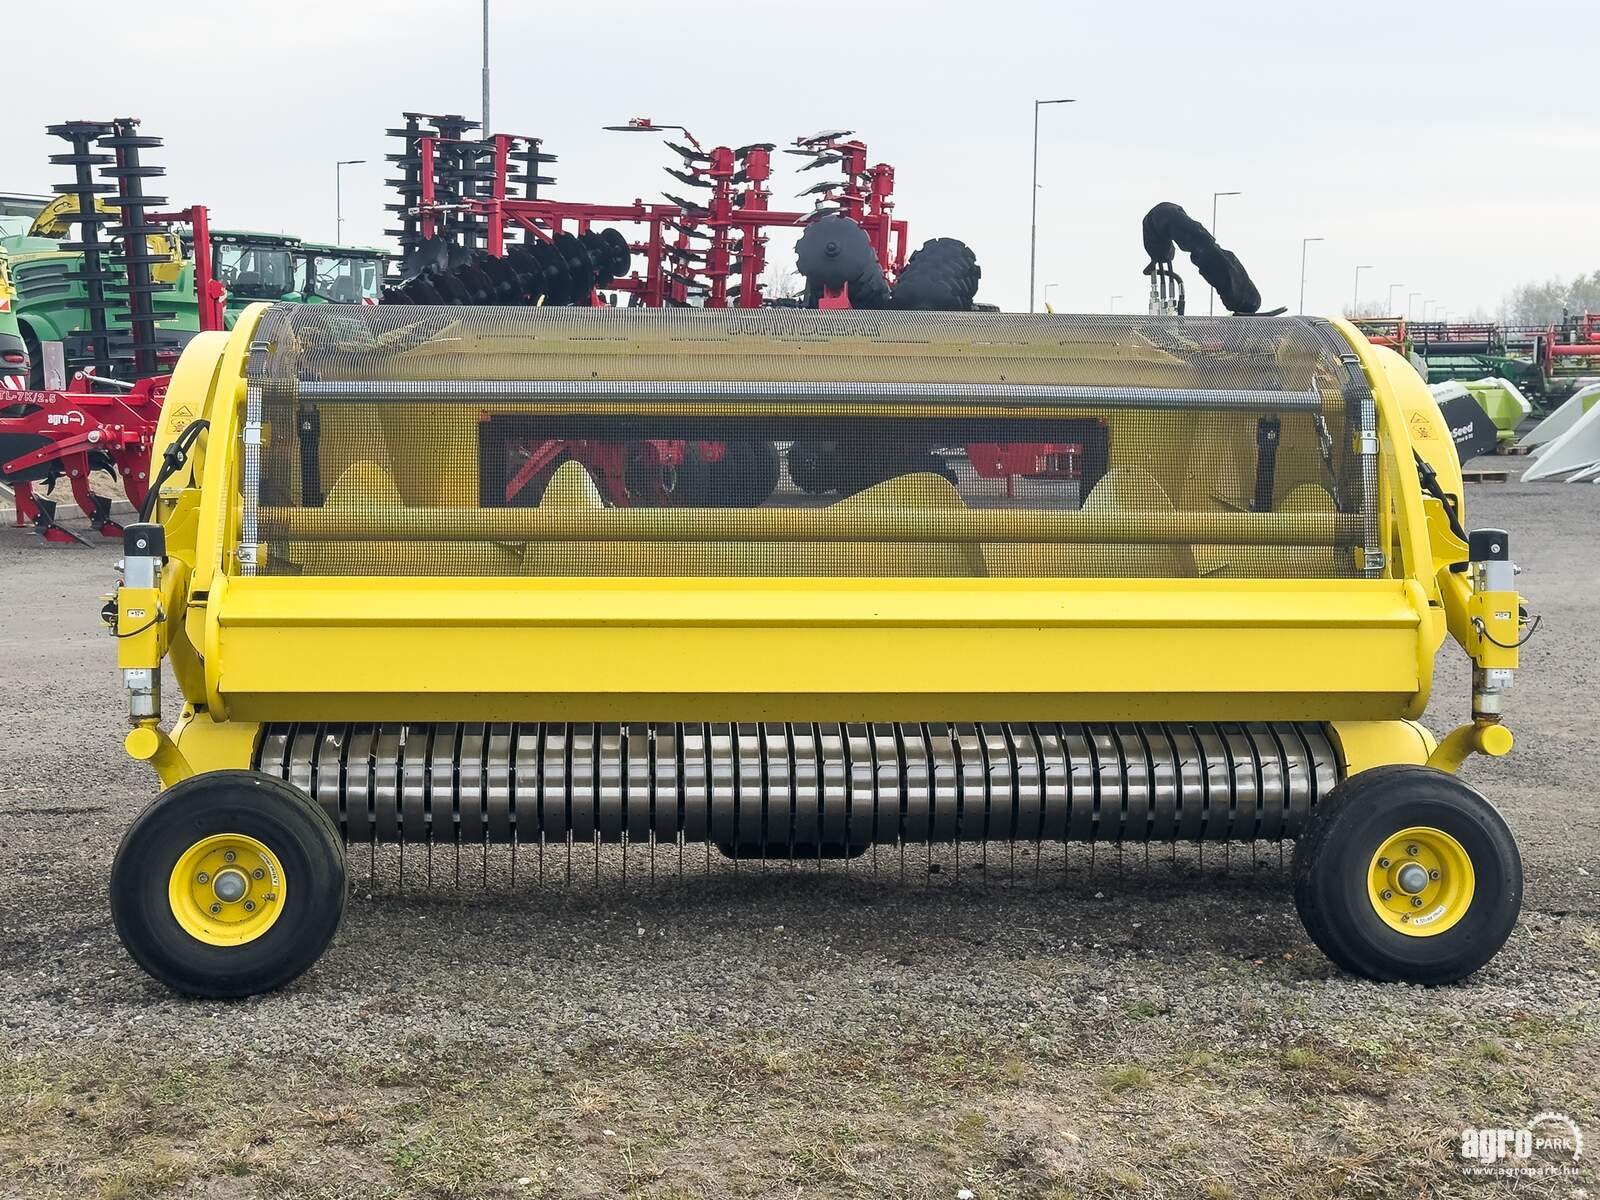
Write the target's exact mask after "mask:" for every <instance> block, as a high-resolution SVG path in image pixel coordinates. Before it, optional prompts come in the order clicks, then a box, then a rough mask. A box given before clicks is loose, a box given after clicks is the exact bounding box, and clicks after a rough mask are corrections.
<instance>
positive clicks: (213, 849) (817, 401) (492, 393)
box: [107, 305, 1529, 996]
mask: <svg viewBox="0 0 1600 1200" xmlns="http://www.w3.org/2000/svg"><path fill="white" fill-rule="evenodd" d="M156 461H157V462H159V463H161V471H160V478H159V479H158V480H157V481H156V483H155V485H154V487H153V489H152V490H153V495H154V497H155V499H154V503H153V511H152V512H151V514H150V518H151V519H149V520H148V521H146V522H144V523H140V524H136V525H131V526H129V527H128V529H127V533H126V538H127V542H126V545H125V547H124V549H125V558H124V566H123V576H122V580H121V584H120V586H119V588H118V591H117V595H116V598H115V601H114V603H113V604H112V605H110V606H109V607H108V610H107V619H108V622H109V623H110V624H111V626H112V627H113V631H114V633H115V635H116V639H117V640H116V645H117V652H118V662H119V666H120V667H121V669H122V672H123V676H124V680H125V683H126V686H127V690H128V694H129V697H130V717H131V723H132V729H131V731H130V733H129V735H128V739H127V746H128V749H129V752H130V753H131V754H132V755H133V756H134V757H136V758H139V759H142V760H145V761H148V762H149V763H150V764H151V765H152V766H153V767H154V768H155V770H156V772H157V773H158V775H159V776H160V779H161V782H162V784H163V785H164V787H165V789H166V790H165V791H164V792H162V794H161V795H160V796H159V797H157V798H156V799H155V801H154V802H153V803H152V804H151V805H150V807H149V808H148V809H147V810H146V811H145V812H144V813H143V814H142V815H141V816H140V817H139V818H138V819H137V821H136V822H135V823H134V825H133V826H132V827H131V828H130V830H129V832H128V834H127V837H126V838H125V840H124V842H123V845H122V848H121V850H120V852H119V854H118V857H117V860H116V863H115V866H114V869H113V880H112V905H113V912H114V915H115V918H116V922H117V927H118V930H119V932H120V933H121V935H122V937H123V940H124V942H125V944H126V945H127V947H128V949H129V951H130V952H131V953H132V955H133V957H134V958H135V959H136V960H137V961H138V962H139V963H140V964H141V965H142V966H143V967H145V968H146V969H147V970H148V971H150V972H151V973H152V974H153V975H155V976H156V977H157V978H159V979H162V980H164V981H165V982H167V983H168V984H170V985H172V986H173V987H175V988H178V989H179V990H182V991H185V992H190V993H195V994H201V995H208V996H226V995H244V994H249V993H253V992H258V991H263V990H266V989H270V988H272V987H276V986H279V985H281V984H283V983H285V982H287V981H288V980H290V979H292V978H294V977H295V976H297V975H299V974H300V973H301V972H302V971H304V970H305V969H306V968H308V967H309V966H310V965H311V964H312V963H313V962H314V961H315V960H316V958H317V957H318V956H319V955H320V954H321V953H322V951H323V950H324V948H325V947H326V946H327V945H328V943H329V942H330V941H331V939H332V938H333V936H334V933H335V931H336V930H337V927H338V924H339V920H340V916H341V914H342V912H343V905H344V897H345V894H346V889H347V883H346V855H347V852H348V851H356V850H359V851H360V852H361V853H362V854H363V855H366V854H367V853H368V848H369V847H372V848H376V847H378V846H380V845H383V844H395V845H398V846H399V847H401V849H402V852H403V853H404V854H406V855H407V856H409V855H411V854H412V853H413V852H415V853H420V854H422V855H423V856H424V860H425V861H426V862H427V863H428V864H430V878H431V864H432V863H433V862H434V860H435V859H436V858H437V857H438V856H440V855H443V856H446V857H447V858H450V859H453V860H454V861H455V862H456V863H457V864H459V863H460V862H461V861H462V860H463V858H467V859H470V858H471V855H472V854H473V853H474V852H476V853H478V854H479V856H480V858H481V859H482V860H483V861H485V862H487V856H488V855H489V853H490V852H491V851H492V850H493V848H494V847H497V846H498V847H509V848H510V850H509V853H511V854H512V855H520V856H524V861H526V860H527V858H528V857H531V858H532V859H533V860H535V861H537V862H538V863H539V864H540V871H541V875H542V874H543V864H544V863H545V862H546V860H547V859H550V858H551V857H552V856H554V857H555V859H556V860H557V861H564V862H565V863H566V864H567V866H566V870H567V871H568V872H570V870H571V867H570V864H571V862H572V856H573V854H574V851H575V850H580V851H591V850H592V852H593V854H594V856H595V861H596V863H597V864H598V862H599V860H600V856H601V854H602V851H603V850H604V848H606V847H620V855H621V856H622V860H623V862H624V864H626V862H627V857H626V856H627V855H629V854H630V853H646V854H649V855H650V856H651V859H650V861H651V863H652V864H653V863H654V861H655V858H654V856H655V855H657V854H659V853H668V854H675V855H676V857H677V860H678V862H679V863H680V864H681V863H682V861H683V856H684V851H685V848H686V847H697V848H699V850H700V852H701V853H702V855H709V856H711V857H712V858H714V857H715V856H716V855H718V854H719V853H720V854H723V855H726V856H728V857H729V858H730V859H732V860H734V861H735V862H738V861H740V860H744V859H755V858H759V859H762V860H772V859H783V860H792V861H800V862H806V861H813V860H814V861H816V862H818V863H819V864H820V863H822V862H824V861H826V860H834V859H837V860H844V861H846V862H848V861H850V860H854V859H857V858H863V857H865V858H867V859H868V861H873V858H874V857H875V856H876V855H877V854H878V853H880V852H883V851H891V852H892V851H895V850H898V852H899V857H900V859H901V862H902V864H903V863H904V861H905V851H906V848H907V847H923V846H925V847H928V848H929V853H930V855H931V854H932V853H933V848H935V847H945V848H949V849H950V850H951V852H952V853H954V854H955V855H958V856H959V855H961V854H962V853H964V852H963V850H962V847H968V848H969V849H968V850H967V851H965V853H967V854H969V855H970V854H972V853H979V854H982V853H986V852H987V850H986V848H988V847H991V846H995V845H997V844H998V845H1000V846H1001V847H1005V846H1009V847H1010V848H1011V853H1012V854H1013V855H1014V854H1015V853H1016V852H1017V848H1018V847H1019V846H1021V847H1024V848H1025V849H1026V850H1027V852H1028V853H1030V854H1032V855H1033V856H1034V857H1035V861H1037V857H1038V855H1039V854H1040V853H1041V852H1042V851H1043V850H1044V848H1046V847H1050V846H1064V845H1066V844H1069V843H1085V844H1088V845H1089V846H1091V847H1095V846H1114V847H1117V848H1118V849H1119V850H1120V849H1121V848H1122V847H1124V846H1126V845H1129V844H1135V845H1136V844H1139V843H1143V844H1145V845H1149V844H1150V843H1161V844H1173V845H1176V844H1177V843H1179V842H1194V843H1198V844H1201V845H1207V846H1209V845H1217V844H1220V845H1221V846H1224V847H1231V846H1235V845H1250V846H1252V847H1254V846H1258V845H1259V844H1261V843H1268V844H1270V843H1274V842H1276V843H1279V844H1280V845H1281V844H1283V843H1286V842H1288V843H1292V844H1293V846H1294V851H1295V869H1294V888H1295V899H1296V903H1297V906H1298V907H1299V910H1300V912H1301V915H1302V917H1303V918H1304V920H1305V924H1306V927H1307V930H1308V931H1309V932H1310V934H1311V936H1312V938H1313V939H1314V940H1315V941H1316V942H1317V944H1318V945H1319V946H1320V947H1321V948H1322V949H1323V950H1324V951H1325V952H1326V953H1327V954H1328V955H1329V957H1330V958H1332V959H1333V960H1334V961H1335V962H1336V963H1337V964H1339V965H1340V966H1342V967H1344V968H1345V969H1347V970H1350V971H1354V972H1357V973H1360V974H1363V975H1366V976H1369V977H1372V978H1376V979H1385V980H1410V981H1417V982H1425V983H1436V982H1442V981H1446V980H1452V979H1458V978H1461V977H1462V976H1464V975H1466V974H1468V973H1470V972H1471V971H1473V970H1476V969H1477V968H1478V967H1480V966H1482V965H1483V964H1484V963H1485V962H1487V961H1488V959H1489V958H1490V957H1492V955H1493V954H1494V953H1495V951H1496V950H1497V949H1498V948H1499V946H1500V945H1501V944H1502V943H1503V942H1504V941H1505V939H1506V937H1507V936H1508V935H1509V933H1510V930H1511V928H1512V926H1513V924H1514V922H1515V920H1516V917H1517V913H1518V910H1519V907H1520V899H1521V866H1520V862H1519V860H1518V857H1517V852H1516V847H1515V844H1514V843H1513V841H1512V839H1511V836H1510V833H1509V831H1508V830H1507V828H1506V825H1505V822H1504V821H1503V820H1502V819H1501V818H1500V816H1499V815H1498V813H1497V812H1496V811H1495V809H1494V808H1493V807H1492V806H1491V805H1490V804H1489V802H1488V801H1487V800H1485V799H1484V798H1483V797H1482V796H1480V795H1479V794H1478V793H1477V792H1475V791H1474V790H1473V789H1472V788H1470V787H1469V786H1467V785H1466V784H1464V783H1462V782H1461V781H1460V780H1458V779H1457V778H1456V777H1455V771H1456V769H1457V768H1458V767H1459V766H1460V765H1461V764H1462V763H1463V762H1464V761H1465V760H1466V759H1467V757H1468V756H1469V755H1471V754H1474V753H1487V754H1496V755H1498V754H1504V753H1506V752H1507V751H1508V750H1509V749H1510V743H1511V735H1510V733H1509V732H1508V731H1507V730H1506V728H1505V726H1504V725H1503V723H1502V706H1503V701H1504V698H1505V696H1506V694H1507V691H1508V689H1509V687H1510V684H1511V678H1512V674H1513V671H1514V669H1515V667H1516V666H1517V662H1518V651H1517V647H1518V645H1519V644H1520V643H1521V641H1522V640H1523V639H1524V638H1525V637H1526V636H1527V632H1528V629H1529V626H1528V624H1527V621H1526V617H1525V614H1524V612H1523V607H1522V603H1521V599H1520V597H1519V596H1518V595H1517V592H1516V588H1515V579H1514V572H1515V568H1514V567H1513V566H1512V564H1511V559H1510V555H1509V544H1508V539H1507V536H1506V534H1505V533H1504V532H1503V531H1498V530H1474V531H1468V530H1467V529H1466V528H1465V527H1464V525H1463V519H1464V517H1463V512H1464V510H1463V505H1462V485H1461V474H1460V468H1459V464H1458V463H1457V462H1456V458H1455V452H1454V449H1453V446H1452V443H1451V440H1450V434H1449V429H1448V427H1447V426H1446V424H1445V423H1444V421H1443V419H1442V418H1441V416H1440V413H1439V410H1438V408H1437V406H1436V405H1435V404H1434V402H1433V399H1432V397H1431V396H1430V394H1429V393H1428V390H1427V388H1426V387H1425V386H1423V385H1422V383H1421V381H1420V380H1419V379H1418V378H1417V377H1416V374H1415V372H1413V371H1411V370H1410V369H1409V367H1408V366H1407V365H1406V364H1405V362H1404V361H1403V360H1401V359H1400V358H1399V357H1398V356H1396V355H1395V354H1394V353H1393V352H1391V351H1388V350H1385V349H1382V348H1378V347H1374V346H1372V345H1370V344H1369V343H1367V342H1366V341H1365V340H1364V339H1363V338H1362V337H1361V335H1360V334H1359V333H1358V332H1357V331H1356V330H1355V329H1354V328H1353V327H1351V326H1350V325H1348V324H1347V323H1344V322H1339V321H1333V322H1329V321H1321V320H1311V319H1305V318H1291V317H1283V318H1251V319H1239V318H1221V319H1208V318H1194V317H1137V316H1120V317H1058V316H1038V317H1035V316H1016V315H1003V314H990V313H970V312H961V313H953V312H916V311H896V310H876V311H850V310H832V311H820V312H819V311H806V310H801V309H770V310H758V311H709V310H708V311H692V310H659V309H650V310H644V309H632V310H616V309H609V308H598V309H592V308H550V307H545V308H525V307H524V308H504V307H476V308H463V307H448V308H438V307H435V308H428V307H408V306H400V305H394V306H383V307H381V308H358V309H350V308H341V309H337V310H335V309H334V308H333V307H332V306H327V307H309V306H271V307H269V306H265V305H262V306H257V307H256V308H253V309H251V310H249V311H248V312H247V313H246V314H245V315H244V316H243V317H242V318H241V319H240V320H239V322H238V323H237V324H236V326H235V328H234V330H233V331H232V332H231V334H221V333H214V334H212V333H208V334H202V335H200V336H199V337H197V338H196V339H194V341H193V342H192V343H191V344H190V345H189V347H188V348H187V349H186V350H185V352H184V357H183V359H182V361H181V362H180V364H179V366H178V369H177V372H176V374H175V375H174V376H173V378H172V382H171V385H170V387H169V390H168V392H167V396H166V404H165V408H164V410H163V415H162V424H161V428H160V431H159V434H158V442H157V455H156ZM824 475H826V476H827V478H826V479H823V478H822V476H824ZM1446 636H1449V637H1451V638H1453V639H1454V640H1455V641H1456V642H1458V643H1459V644H1460V645H1461V646H1462V648H1463V649H1464V650H1465V651H1466V653H1467V654H1468V656H1469V657H1470V658H1471V660H1472V663H1473V686H1472V697H1471V699H1472V705H1471V714H1470V719H1469V720H1466V721H1464V722H1463V723H1462V724H1461V725H1460V726H1459V727H1458V728H1456V729H1454V730H1453V731H1451V732H1450V733H1448V734H1447V735H1446V736H1444V737H1442V738H1439V739H1435V737H1434V736H1433V735H1432V734H1431V733H1430V732H1429V731H1428V730H1427V729H1425V728H1424V727H1423V726H1421V725H1420V724H1418V723H1417V718H1418V717H1419V716H1420V714H1421V713H1422V711H1423V709H1424V707H1425V706H1426V704H1427V701H1428V696H1429V692H1430V689H1431V684H1432V675H1433V660H1434V656H1435V653H1436V652H1437V650H1438V648H1439V646H1440V644H1441V643H1442V642H1443V640H1444V639H1445V637H1446ZM163 663H166V664H167V665H169V666H170V669H171V673H172V676H173V677H174V678H175V679H176V681H177V685H178V688H179V689H180V690H181V692H182V694H183V695H182V702H181V705H179V707H178V712H177V715H176V719H175V720H173V721H171V722H170V723H169V722H168V721H166V720H165V719H164V717H165V710H166V706H165V705H164V703H163V698H162V696H161V679H162V667H163ZM607 853H609V851H607ZM513 861H516V859H515V858H514V859H513ZM708 861H709V859H708ZM958 861H959V859H958ZM597 869H598V867H597ZM626 869H627V868H626V865H624V870H626ZM560 873H561V871H560V870H559V869H558V870H557V871H556V872H555V874H556V875H559V874H560ZM451 874H456V875H459V874H460V870H459V865H458V866H457V867H456V869H455V870H454V871H450V870H445V871H442V872H441V876H449V875H451Z"/></svg>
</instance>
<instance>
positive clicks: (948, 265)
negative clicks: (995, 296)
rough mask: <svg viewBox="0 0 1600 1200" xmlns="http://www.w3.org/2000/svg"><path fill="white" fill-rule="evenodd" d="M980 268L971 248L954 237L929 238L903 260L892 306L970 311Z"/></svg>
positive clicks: (939, 310)
mask: <svg viewBox="0 0 1600 1200" xmlns="http://www.w3.org/2000/svg"><path fill="white" fill-rule="evenodd" d="M982 277H983V270H982V268H980V267H979V266H978V256H977V255H975V254H973V252H972V249H971V247H969V246H968V245H967V244H966V243H965V242H960V241H957V240H956V239H955V238H932V239H930V240H929V241H926V242H924V243H923V244H922V248H921V249H920V250H917V251H916V252H915V253H913V254H912V255H911V257H910V258H909V259H908V260H907V261H906V265H905V267H904V268H902V269H901V271H900V277H899V278H898V279H896V280H895V283H894V292H893V296H892V299H891V305H892V307H894V308H906V309H917V310H921V311H924V312H970V311H972V301H973V298H974V297H975V296H977V294H978V281H979V280H980V279H981V278H982Z"/></svg>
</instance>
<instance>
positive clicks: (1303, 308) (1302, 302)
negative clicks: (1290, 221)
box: [1300, 237, 1324, 317]
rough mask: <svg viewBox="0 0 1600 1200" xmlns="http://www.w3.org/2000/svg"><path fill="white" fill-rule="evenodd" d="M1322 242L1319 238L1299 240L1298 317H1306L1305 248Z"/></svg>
mask: <svg viewBox="0 0 1600 1200" xmlns="http://www.w3.org/2000/svg"><path fill="white" fill-rule="evenodd" d="M1323 240H1324V239H1322V238H1319V237H1308V238H1301V239H1300V315H1301V316H1302V317H1303V316H1305V315H1306V247H1307V246H1309V245H1310V244H1311V243H1312V242H1320V241H1323Z"/></svg>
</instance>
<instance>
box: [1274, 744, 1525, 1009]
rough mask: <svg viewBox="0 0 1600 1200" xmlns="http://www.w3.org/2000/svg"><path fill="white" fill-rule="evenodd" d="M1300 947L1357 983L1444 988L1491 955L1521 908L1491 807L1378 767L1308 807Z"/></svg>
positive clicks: (1463, 790) (1426, 771)
mask: <svg viewBox="0 0 1600 1200" xmlns="http://www.w3.org/2000/svg"><path fill="white" fill-rule="evenodd" d="M1294 898H1295V906H1296V907H1297V908H1298V909H1299V910H1300V919H1301V920H1302V921H1304V922H1305V927H1306V932H1307V933H1309V934H1310V935H1311V940H1312V941H1314V942H1316V944H1317V945H1318V946H1319V947H1320V948H1321V950H1322V952H1323V953H1324V954H1326V955H1327V956H1328V957H1329V958H1330V959H1332V960H1333V961H1334V962H1335V963H1337V964H1338V965H1339V966H1341V967H1343V968H1344V969H1345V970H1347V971H1350V972H1352V973H1354V974H1357V975H1364V976H1366V977H1367V978H1368V979H1376V980H1380V981H1384V982H1402V983H1423V984H1438V983H1453V982H1455V981H1456V980H1458V979H1463V978H1465V977H1466V976H1468V975H1470V974H1472V972H1474V971H1476V970H1477V969H1478V968H1479V967H1481V966H1483V965H1484V963H1486V962H1488V961H1489V960H1490V959H1491V958H1493V957H1494V955H1495V953H1496V952H1497V951H1498V950H1499V949H1500V947H1501V946H1503V945H1504V944H1505V941H1506V938H1508V937H1509V936H1510V935H1511V930H1512V928H1513V927H1514V926H1515V925H1516V923H1517V914H1518V912H1519V911H1520V910H1521V908H1522V859H1521V858H1520V856H1519V855H1518V854H1517V845H1516V842H1515V841H1514V840H1513V838H1512V836H1511V831H1510V829H1508V828H1507V827H1506V823H1505V820H1504V818H1502V817H1501V816H1500V813H1499V812H1498V811H1497V810H1496V809H1495V807H1494V806H1493V805H1492V804H1490V803H1489V802H1488V801H1487V800H1485V799H1484V798H1483V797H1482V796H1481V795H1479V794H1478V793H1477V792H1476V791H1474V790H1473V789H1472V788H1470V787H1468V786H1467V785H1466V784H1465V783H1462V782H1461V781H1460V780H1459V779H1457V778H1456V777H1455V776H1453V775H1449V774H1446V773H1445V772H1443V771H1436V770H1433V769H1432V768H1429V767H1417V766H1387V767H1378V768H1375V769H1373V770H1370V771H1363V772H1362V773H1361V774H1359V775H1356V776H1354V777H1352V778H1350V779H1348V780H1346V781H1345V782H1344V783H1343V784H1341V785H1340V786H1339V787H1337V788H1336V789H1334V791H1333V793H1332V794H1331V795H1330V796H1329V797H1328V798H1327V799H1326V800H1325V801H1323V802H1322V803H1320V804H1318V805H1317V806H1316V808H1315V809H1313V810H1312V813H1311V818H1310V820H1309V821H1307V823H1306V826H1305V829H1304V830H1302V832H1301V834H1300V840H1299V841H1298V842H1297V843H1296V845H1295V852H1294Z"/></svg>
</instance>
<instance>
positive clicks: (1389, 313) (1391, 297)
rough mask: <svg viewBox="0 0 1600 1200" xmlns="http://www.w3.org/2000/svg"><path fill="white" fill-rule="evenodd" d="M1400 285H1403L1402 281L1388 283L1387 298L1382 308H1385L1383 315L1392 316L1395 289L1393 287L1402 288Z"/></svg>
mask: <svg viewBox="0 0 1600 1200" xmlns="http://www.w3.org/2000/svg"><path fill="white" fill-rule="evenodd" d="M1402 287H1405V284H1403V283H1391V284H1390V285H1389V299H1388V301H1387V302H1385V304H1384V309H1385V312H1384V314H1383V315H1384V316H1386V317H1392V316H1393V315H1394V290H1395V288H1402Z"/></svg>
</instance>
